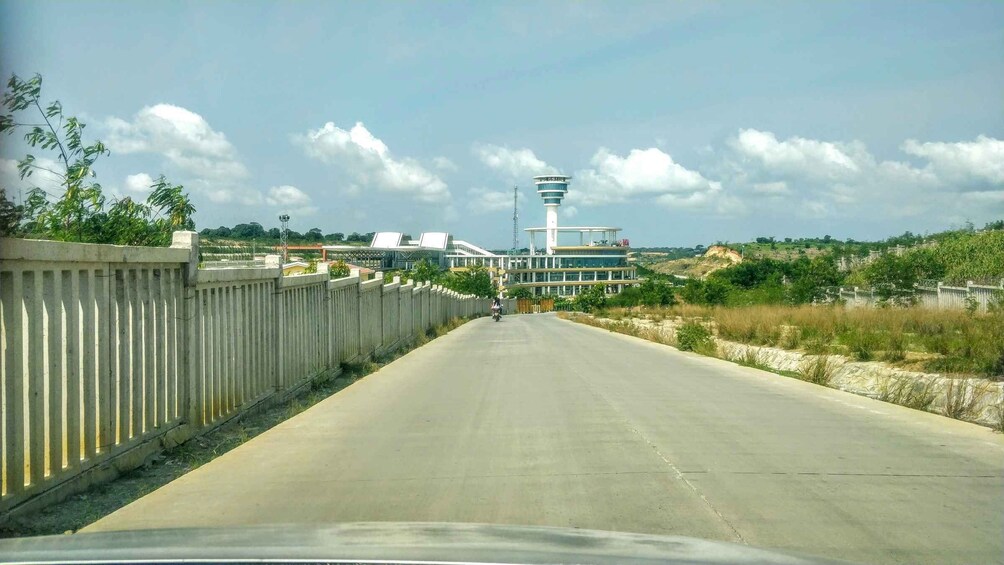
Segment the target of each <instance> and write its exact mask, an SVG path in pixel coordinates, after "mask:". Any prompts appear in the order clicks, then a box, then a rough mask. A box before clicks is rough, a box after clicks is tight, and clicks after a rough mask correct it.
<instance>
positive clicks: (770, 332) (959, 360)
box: [601, 305, 1004, 380]
mask: <svg viewBox="0 0 1004 565" xmlns="http://www.w3.org/2000/svg"><path fill="white" fill-rule="evenodd" d="M601 316H605V317H608V318H610V319H614V320H625V319H630V318H647V319H650V320H652V321H654V322H659V321H662V320H665V319H674V320H677V321H681V322H683V323H684V324H686V323H688V322H691V321H696V322H699V323H701V324H703V325H704V326H705V327H707V328H709V329H711V330H713V333H714V334H715V335H717V336H718V337H720V338H722V339H725V340H728V341H735V342H739V343H746V344H750V345H765V346H770V347H780V348H783V349H789V350H798V351H803V352H805V353H809V354H813V355H846V356H848V357H851V358H854V359H855V360H858V361H884V362H888V363H892V364H894V365H896V366H899V367H903V368H907V369H912V370H919V371H928V372H937V373H948V374H966V375H974V376H979V377H984V378H991V379H997V380H1002V379H1004V312H1002V311H999V310H998V311H993V312H989V313H973V312H966V311H962V310H937V309H928V308H850V309H848V308H843V307H841V306H808V305H805V306H779V305H762V306H747V307H737V308H726V307H705V306H694V305H678V306H672V307H668V308H647V309H611V310H609V311H607V312H604V313H602V314H601Z"/></svg>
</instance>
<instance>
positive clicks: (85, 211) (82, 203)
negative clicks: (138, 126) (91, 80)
mask: <svg viewBox="0 0 1004 565" xmlns="http://www.w3.org/2000/svg"><path fill="white" fill-rule="evenodd" d="M7 89H8V90H7V91H5V92H4V96H3V107H4V113H3V114H0V133H6V134H7V135H12V134H13V133H14V132H15V131H18V130H26V133H25V134H24V136H23V139H24V141H25V142H26V143H27V144H28V146H29V147H31V148H33V149H34V148H38V149H42V150H45V151H54V152H55V153H56V159H55V164H54V165H49V164H48V163H46V162H45V161H44V160H42V159H38V158H36V156H35V155H34V154H32V153H29V154H27V155H25V157H24V159H21V160H20V161H18V162H17V168H18V173H19V175H20V178H21V180H28V179H30V178H31V177H32V175H33V174H34V173H35V172H37V171H44V172H46V173H48V174H50V175H52V176H53V177H55V178H56V179H58V181H59V193H58V194H53V193H50V192H48V191H46V190H45V189H43V188H41V187H39V186H34V187H32V188H31V189H30V190H29V191H28V199H27V201H26V202H25V203H24V205H23V206H22V207H21V210H20V213H19V214H18V218H17V220H18V223H19V224H20V227H19V229H18V232H19V233H23V234H26V235H32V236H35V237H43V238H50V239H56V240H63V241H82V242H91V243H118V244H129V245H164V244H166V243H168V242H170V239H171V231H172V230H175V229H194V227H195V224H194V222H193V221H192V215H193V214H194V213H195V207H194V206H193V205H192V203H191V201H190V200H189V198H188V195H187V194H185V193H184V192H183V187H182V186H180V185H172V184H170V183H169V182H167V181H166V180H165V179H164V177H163V176H161V177H160V178H158V180H157V181H155V182H154V183H153V184H152V185H151V186H150V188H151V192H150V196H149V197H148V198H147V201H146V203H141V202H136V201H134V200H132V199H131V198H128V197H124V198H121V199H118V200H116V201H115V202H113V203H112V205H111V207H110V208H109V209H107V210H106V209H105V197H104V195H103V194H102V190H101V185H100V184H98V183H97V182H95V181H93V180H92V179H94V178H96V177H97V174H96V172H95V170H94V164H95V163H96V162H97V160H98V159H99V158H101V157H102V156H106V155H108V154H109V152H108V149H107V148H105V145H104V144H103V143H101V142H100V141H95V142H94V143H92V144H90V145H87V144H85V142H84V137H83V132H84V127H85V125H84V123H83V122H81V121H79V120H78V119H77V118H75V117H73V116H66V115H64V114H63V106H62V104H61V103H60V102H59V101H58V100H57V101H54V102H51V103H49V104H48V105H47V106H46V107H45V108H44V109H43V107H42V103H41V91H42V77H41V76H40V75H37V74H36V75H35V76H34V77H32V78H31V79H28V80H23V79H21V78H20V77H18V76H17V75H11V78H10V80H9V81H8V82H7ZM25 113H27V114H29V115H35V116H37V117H35V118H30V117H29V118H27V119H28V120H29V121H23V120H24V119H25ZM4 200H6V198H4Z"/></svg>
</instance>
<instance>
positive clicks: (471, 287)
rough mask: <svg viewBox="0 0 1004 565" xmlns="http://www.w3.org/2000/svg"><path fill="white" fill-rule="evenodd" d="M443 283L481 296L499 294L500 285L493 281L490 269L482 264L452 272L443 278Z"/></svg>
mask: <svg viewBox="0 0 1004 565" xmlns="http://www.w3.org/2000/svg"><path fill="white" fill-rule="evenodd" d="M442 284H443V285H444V286H446V288H449V289H451V290H455V291H457V292H459V293H461V294H473V295H474V296H478V297H481V298H491V297H493V296H495V295H496V294H498V285H497V284H496V283H495V282H494V281H492V279H491V275H490V274H489V273H488V269H486V268H484V267H483V266H481V265H475V266H473V267H470V268H468V269H465V270H463V271H456V272H452V273H450V274H449V275H448V276H446V277H443V278H442Z"/></svg>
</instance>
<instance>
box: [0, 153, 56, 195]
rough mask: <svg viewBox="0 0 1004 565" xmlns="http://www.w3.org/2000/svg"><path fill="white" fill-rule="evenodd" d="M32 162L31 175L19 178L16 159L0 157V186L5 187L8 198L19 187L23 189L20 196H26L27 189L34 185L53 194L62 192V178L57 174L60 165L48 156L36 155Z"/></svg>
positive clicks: (14, 193)
mask: <svg viewBox="0 0 1004 565" xmlns="http://www.w3.org/2000/svg"><path fill="white" fill-rule="evenodd" d="M34 164H35V168H33V169H32V171H31V176H27V177H25V178H24V180H21V174H20V173H19V172H18V170H17V160H16V159H0V186H3V187H4V188H6V189H7V194H8V198H10V195H12V194H13V195H16V194H17V193H18V190H19V189H21V190H23V191H24V194H22V196H23V197H24V198H27V197H28V195H27V192H28V190H30V189H32V188H34V187H36V186H37V187H38V188H41V189H42V190H44V191H46V192H47V193H49V194H50V195H53V196H58V195H60V194H62V193H63V179H62V177H60V176H59V174H57V173H59V172H60V171H61V169H62V167H61V165H60V164H59V163H57V162H56V161H54V160H52V159H49V158H48V157H36V158H35V162H34Z"/></svg>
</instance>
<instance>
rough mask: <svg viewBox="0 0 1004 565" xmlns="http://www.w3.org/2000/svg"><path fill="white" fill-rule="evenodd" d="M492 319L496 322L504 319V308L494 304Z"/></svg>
mask: <svg viewBox="0 0 1004 565" xmlns="http://www.w3.org/2000/svg"><path fill="white" fill-rule="evenodd" d="M492 319H493V320H495V321H496V322H497V321H499V320H501V319H502V309H501V308H499V307H497V306H492Z"/></svg>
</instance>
